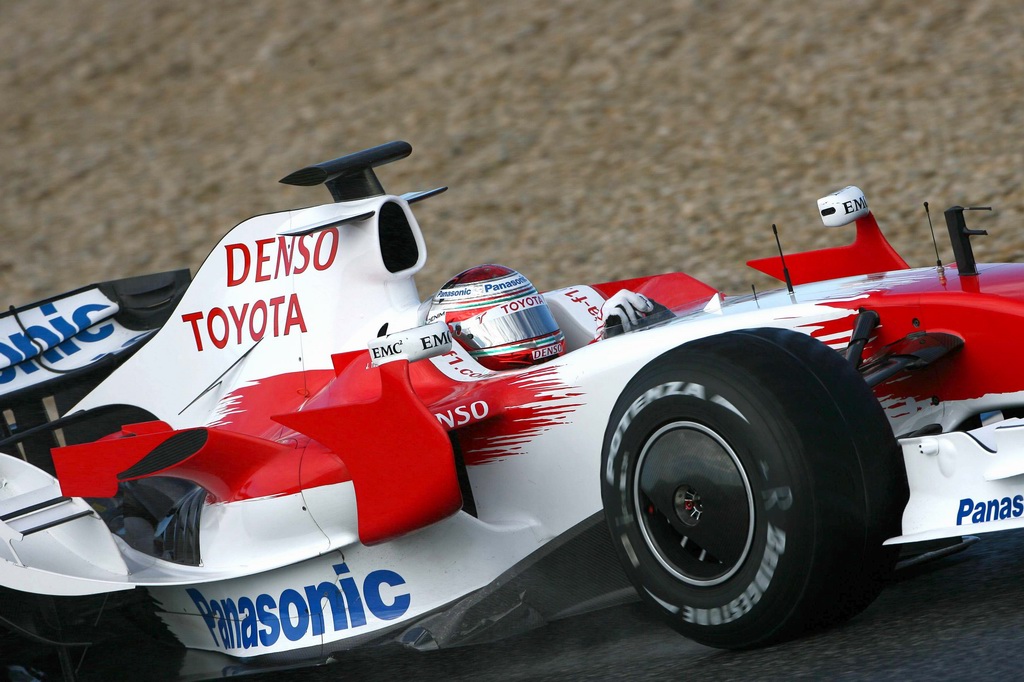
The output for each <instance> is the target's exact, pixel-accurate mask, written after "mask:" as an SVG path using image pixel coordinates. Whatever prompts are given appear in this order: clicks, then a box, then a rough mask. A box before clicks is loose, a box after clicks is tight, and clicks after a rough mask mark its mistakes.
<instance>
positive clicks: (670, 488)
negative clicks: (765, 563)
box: [633, 421, 754, 586]
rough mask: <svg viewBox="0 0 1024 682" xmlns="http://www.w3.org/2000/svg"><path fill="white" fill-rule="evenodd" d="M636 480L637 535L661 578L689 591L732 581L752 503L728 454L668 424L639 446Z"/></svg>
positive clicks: (746, 544) (744, 549) (749, 533)
mask: <svg viewBox="0 0 1024 682" xmlns="http://www.w3.org/2000/svg"><path fill="white" fill-rule="evenodd" d="M636 472H637V473H636V477H635V479H634V481H633V499H634V500H635V505H636V514H637V518H638V519H639V526H640V531H641V533H642V534H643V537H644V541H645V542H646V543H647V546H648V547H649V548H650V549H651V552H652V553H653V555H654V556H655V558H657V560H658V562H659V563H661V565H662V566H663V567H664V568H665V570H667V571H668V572H669V573H671V574H672V575H674V576H675V577H676V578H678V579H679V580H682V581H683V582H686V583H689V584H692V585H702V586H711V585H717V584H719V583H722V582H724V581H726V580H728V579H729V578H730V577H732V576H733V575H734V574H735V573H736V572H737V571H738V570H739V569H740V567H741V566H742V565H743V562H744V560H745V559H746V558H747V555H748V554H749V553H750V545H751V542H752V540H753V537H754V497H753V494H752V493H751V490H750V481H749V480H748V479H747V475H746V472H745V471H744V470H743V466H742V464H741V463H740V460H739V457H737V456H736V453H735V451H733V449H732V447H730V446H729V444H728V443H727V442H726V441H725V440H724V439H723V438H722V437H721V436H719V435H718V434H717V433H715V432H714V431H712V430H711V429H709V428H707V427H706V426H704V425H703V424H697V423H695V422H689V421H676V422H673V423H671V424H668V425H666V426H663V427H661V428H660V429H658V430H657V431H656V432H654V434H652V435H651V437H650V438H648V439H647V441H646V443H645V444H644V447H643V450H642V451H641V452H640V457H639V458H638V460H637V468H636Z"/></svg>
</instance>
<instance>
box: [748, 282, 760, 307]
mask: <svg viewBox="0 0 1024 682" xmlns="http://www.w3.org/2000/svg"><path fill="white" fill-rule="evenodd" d="M750 290H751V291H752V292H754V304H755V305H756V306H757V307H758V308H760V307H761V304H760V303H758V301H757V287H755V286H754V285H753V284H751V285H750Z"/></svg>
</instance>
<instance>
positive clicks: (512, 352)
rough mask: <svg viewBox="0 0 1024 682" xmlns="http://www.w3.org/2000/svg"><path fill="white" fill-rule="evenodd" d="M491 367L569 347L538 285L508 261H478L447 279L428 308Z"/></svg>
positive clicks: (530, 361) (539, 358) (521, 363)
mask: <svg viewBox="0 0 1024 682" xmlns="http://www.w3.org/2000/svg"><path fill="white" fill-rule="evenodd" d="M442 319H443V320H444V321H445V322H447V323H448V326H449V327H451V328H452V338H454V339H456V340H457V341H458V342H459V343H461V344H462V346H463V347H464V348H465V349H466V350H468V351H469V354H470V355H472V356H473V357H474V358H476V360H477V362H479V363H480V364H481V365H483V366H484V367H486V368H488V369H493V370H503V369H515V368H517V367H527V366H529V365H535V364H538V363H541V362H544V361H546V360H550V359H551V358H554V357H557V356H559V355H561V354H562V353H563V352H565V339H564V337H563V336H562V332H561V330H560V329H559V328H558V324H557V323H556V322H555V318H554V317H553V316H552V315H551V311H550V310H549V309H548V304H547V303H546V302H545V301H544V296H542V295H541V294H540V293H538V291H537V289H536V287H534V286H533V284H531V283H530V280H528V279H526V277H524V276H523V275H521V274H519V273H518V272H516V271H515V270H513V269H511V268H507V267H505V266H504V265H478V266H476V267H473V268H470V269H469V270H466V271H465V272H461V273H459V274H458V275H455V277H452V278H451V279H450V280H448V281H447V282H446V283H445V285H444V286H443V287H441V289H440V290H439V291H438V292H437V293H436V294H435V295H434V298H433V299H432V300H431V302H430V307H429V309H428V310H427V319H426V321H427V322H428V323H430V322H436V321H438V320H442Z"/></svg>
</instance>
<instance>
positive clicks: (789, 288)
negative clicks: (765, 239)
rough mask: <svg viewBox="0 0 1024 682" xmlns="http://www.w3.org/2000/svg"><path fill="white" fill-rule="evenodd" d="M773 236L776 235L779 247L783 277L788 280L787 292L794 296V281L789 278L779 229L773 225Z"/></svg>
mask: <svg viewBox="0 0 1024 682" xmlns="http://www.w3.org/2000/svg"><path fill="white" fill-rule="evenodd" d="M772 234H774V235H775V246H777V247H779V260H780V261H782V276H783V277H785V278H786V290H787V291H788V292H789V295H790V296H792V295H793V280H791V279H790V278H789V268H787V267H786V257H785V256H784V255H782V242H780V241H779V228H777V227H775V223H772Z"/></svg>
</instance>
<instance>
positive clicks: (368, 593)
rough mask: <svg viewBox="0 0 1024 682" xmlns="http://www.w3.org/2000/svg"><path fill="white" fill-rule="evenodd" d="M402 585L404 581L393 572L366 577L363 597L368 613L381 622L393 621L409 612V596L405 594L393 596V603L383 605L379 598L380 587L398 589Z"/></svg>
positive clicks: (385, 571) (376, 572) (381, 571)
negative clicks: (387, 586) (386, 586)
mask: <svg viewBox="0 0 1024 682" xmlns="http://www.w3.org/2000/svg"><path fill="white" fill-rule="evenodd" d="M404 584H405V580H404V579H403V578H402V576H400V575H398V574H397V573H395V572H394V571H387V570H380V571H374V572H373V573H371V574H370V575H368V576H366V580H364V581H363V596H365V597H366V606H367V607H368V608H369V609H370V613H372V614H373V615H375V616H377V617H378V618H380V619H381V620H394V619H395V618H399V617H401V616H402V615H403V614H404V613H405V612H406V611H408V610H409V595H408V594H407V593H405V594H398V595H395V598H394V601H392V602H391V603H390V604H385V603H384V600H383V599H382V598H381V596H380V586H381V585H389V586H391V587H398V586H399V585H404Z"/></svg>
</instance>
